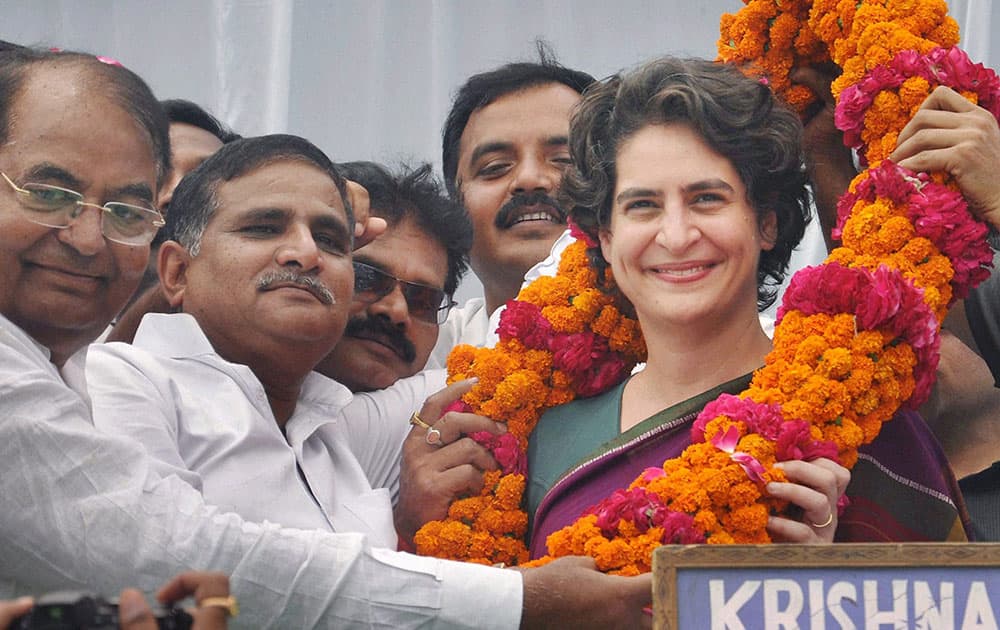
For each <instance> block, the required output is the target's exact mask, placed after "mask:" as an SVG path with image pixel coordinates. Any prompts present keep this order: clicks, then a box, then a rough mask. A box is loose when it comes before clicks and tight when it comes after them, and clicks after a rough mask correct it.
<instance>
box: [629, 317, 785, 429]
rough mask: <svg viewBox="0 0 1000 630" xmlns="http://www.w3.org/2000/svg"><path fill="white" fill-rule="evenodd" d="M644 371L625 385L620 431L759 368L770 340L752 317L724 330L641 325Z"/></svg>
mask: <svg viewBox="0 0 1000 630" xmlns="http://www.w3.org/2000/svg"><path fill="white" fill-rule="evenodd" d="M643 336H644V337H645V339H646V347H647V348H648V354H649V356H648V359H647V361H646V367H645V369H644V370H643V371H642V372H640V373H639V374H636V375H635V376H634V377H633V378H632V379H631V380H630V381H629V383H628V384H627V385H626V386H625V393H624V395H623V397H622V417H621V430H622V431H625V430H627V429H630V428H631V427H633V426H635V425H636V424H638V423H639V422H642V421H643V420H645V419H646V418H648V417H650V416H651V415H653V414H655V413H657V412H659V411H661V410H663V409H666V408H668V407H671V406H673V405H675V404H677V403H679V402H683V401H685V400H687V399H688V398H691V397H692V396H697V395H698V394H701V393H702V392H705V391H707V390H709V389H712V388H713V387H716V386H718V385H720V384H722V383H725V382H727V381H731V380H732V379H734V378H738V377H740V376H742V375H744V374H746V373H748V372H751V371H753V370H755V369H756V368H758V367H760V366H761V365H762V364H763V363H764V357H765V356H766V355H767V353H768V352H770V350H771V340H770V339H769V338H768V337H767V335H766V334H765V333H764V331H763V329H762V328H761V327H760V320H759V318H758V317H757V316H756V313H754V316H753V317H752V319H751V318H740V320H739V321H736V322H732V323H728V324H727V325H726V326H725V327H716V328H713V327H711V326H705V325H701V326H690V327H684V328H676V327H675V328H670V327H647V326H645V325H644V326H643Z"/></svg>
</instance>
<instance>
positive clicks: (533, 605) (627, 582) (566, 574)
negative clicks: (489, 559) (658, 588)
mask: <svg viewBox="0 0 1000 630" xmlns="http://www.w3.org/2000/svg"><path fill="white" fill-rule="evenodd" d="M523 575H524V611H523V612H522V614H521V628H524V629H529V628H623V629H628V630H631V629H633V628H652V627H653V617H652V616H651V615H650V614H649V613H647V612H645V611H644V610H643V608H646V607H648V606H649V605H650V604H651V602H652V600H653V576H652V574H651V573H646V574H644V575H640V576H637V577H619V576H615V575H604V574H603V573H601V572H600V571H598V570H597V569H596V567H595V565H594V560H593V559H592V558H581V557H575V556H574V557H568V558H559V559H558V560H555V561H553V562H550V563H549V564H547V565H545V566H542V567H539V568H537V569H526V570H524V571H523Z"/></svg>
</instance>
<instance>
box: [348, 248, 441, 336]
mask: <svg viewBox="0 0 1000 630" xmlns="http://www.w3.org/2000/svg"><path fill="white" fill-rule="evenodd" d="M396 285H399V289H400V291H402V292H403V297H404V298H405V299H406V307H407V308H408V309H409V311H410V316H411V317H413V318H414V319H418V320H420V321H422V322H427V323H428V324H443V323H444V322H445V320H446V319H448V313H449V312H450V311H451V307H453V306H455V304H457V302H455V301H453V300H452V299H451V296H450V295H448V294H447V293H445V292H444V291H442V290H441V289H435V288H434V287H429V286H426V285H423V284H416V283H414V282H407V281H406V280H400V279H399V278H397V277H395V276H391V275H389V274H387V273H386V272H384V271H382V270H381V269H379V268H378V267H372V266H371V265H367V264H365V263H363V262H358V261H356V260H355V261H354V299H355V300H358V301H361V302H367V303H369V304H370V303H372V302H377V301H378V300H381V299H382V298H384V297H385V296H387V295H389V294H390V293H392V291H393V289H395V288H396Z"/></svg>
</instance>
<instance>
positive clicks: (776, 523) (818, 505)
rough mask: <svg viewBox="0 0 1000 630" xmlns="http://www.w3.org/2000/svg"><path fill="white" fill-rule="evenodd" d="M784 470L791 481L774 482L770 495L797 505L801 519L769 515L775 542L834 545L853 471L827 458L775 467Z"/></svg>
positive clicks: (768, 529) (791, 461) (782, 463)
mask: <svg viewBox="0 0 1000 630" xmlns="http://www.w3.org/2000/svg"><path fill="white" fill-rule="evenodd" d="M775 466H776V467H777V468H780V469H782V470H783V471H785V476H786V477H788V482H780V481H772V482H771V483H769V484H767V488H766V489H767V493H768V494H769V495H771V496H772V497H774V498H776V499H782V500H785V501H788V502H789V503H791V504H793V505H796V506H798V507H799V508H801V510H802V518H801V519H800V520H796V519H791V518H786V517H780V516H770V517H769V518H768V522H767V532H768V533H769V534H770V535H771V540H773V541H775V542H789V543H817V542H833V535H834V532H836V531H837V516H838V507H839V506H840V505H841V502H842V500H841V497H843V496H844V492H845V491H846V490H847V484H848V482H850V480H851V472H850V471H849V470H847V469H846V468H844V467H843V466H841V465H840V464H838V463H837V462H834V461H832V460H829V459H827V458H825V457H821V458H819V459H814V460H813V461H811V462H807V461H802V460H794V459H793V460H789V461H786V462H778V463H777V464H775Z"/></svg>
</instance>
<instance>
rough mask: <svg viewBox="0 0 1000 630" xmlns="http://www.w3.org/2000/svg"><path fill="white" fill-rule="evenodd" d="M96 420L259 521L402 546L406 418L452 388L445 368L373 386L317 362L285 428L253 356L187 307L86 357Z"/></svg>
mask: <svg viewBox="0 0 1000 630" xmlns="http://www.w3.org/2000/svg"><path fill="white" fill-rule="evenodd" d="M87 384H88V388H89V392H90V398H91V404H92V406H93V413H94V423H95V424H96V425H97V427H98V428H100V429H102V430H104V431H107V432H109V433H114V434H118V435H127V436H130V437H133V438H135V439H137V440H138V441H139V442H141V443H142V444H143V446H145V448H146V450H147V451H148V452H149V454H150V456H151V457H152V459H153V462H154V463H153V467H154V469H155V470H156V471H157V472H158V473H160V474H161V475H162V476H167V475H171V474H173V475H176V476H177V477H179V478H180V479H181V480H183V481H184V482H186V483H187V484H189V485H190V486H192V487H193V488H195V489H196V490H198V491H200V492H201V493H202V495H203V496H204V497H205V501H206V502H207V503H210V504H212V505H216V506H218V507H219V508H220V509H222V510H226V511H232V512H235V513H237V514H239V515H240V516H242V517H243V518H245V519H248V520H252V521H270V522H274V523H279V524H281V525H284V526H286V527H298V528H302V529H319V530H327V531H338V532H360V533H364V534H367V535H368V536H369V540H370V541H371V542H372V544H373V545H377V546H383V547H388V548H395V547H396V533H395V530H394V528H393V523H392V505H391V499H392V496H393V495H394V494H395V492H396V491H398V483H399V456H400V448H401V445H402V442H403V438H404V437H405V436H406V433H407V432H408V429H409V426H408V425H407V423H406V422H405V419H406V418H407V417H408V416H409V414H410V413H411V412H412V411H413V410H414V409H419V407H420V405H421V404H422V403H423V401H424V399H425V398H426V397H427V395H428V394H429V393H432V392H434V391H436V390H437V389H440V388H441V387H443V386H444V373H443V371H440V370H435V371H430V372H422V373H420V374H417V375H416V376H413V377H410V378H407V379H403V380H400V381H398V382H397V383H396V384H395V385H393V386H392V387H390V388H388V389H384V390H380V391H377V392H373V393H371V394H357V395H353V394H351V392H350V390H348V389H347V388H346V387H344V386H343V385H341V384H339V383H337V382H335V381H333V380H331V379H329V378H327V377H325V376H323V375H321V374H319V373H317V372H310V373H309V374H308V375H307V376H306V378H305V380H304V381H303V383H302V389H301V392H300V395H299V399H298V403H297V404H296V406H295V411H294V412H293V413H292V416H291V418H289V420H288V422H287V423H286V424H285V429H284V432H282V430H281V429H280V428H279V426H278V423H277V422H276V421H275V418H274V414H273V413H272V411H271V408H270V406H269V405H268V402H267V394H266V392H265V391H264V388H263V386H262V385H261V383H260V381H259V380H258V379H257V377H256V376H255V375H254V374H253V372H252V371H251V370H250V369H249V368H248V367H247V366H245V365H239V364H235V363H231V362H229V361H226V360H225V359H223V358H222V357H220V356H219V355H218V354H217V353H216V352H215V351H214V350H213V348H212V345H211V343H210V342H209V340H208V338H207V337H205V335H204V333H203V332H202V331H201V329H200V328H199V327H198V323H197V321H196V320H195V319H194V318H193V317H192V316H190V315H188V314H185V313H176V314H172V315H163V314H156V313H150V314H148V315H146V316H145V318H144V319H143V321H142V324H141V325H140V326H139V330H138V331H137V333H136V336H135V341H134V342H133V344H132V345H129V344H123V343H111V344H101V345H95V346H93V347H91V349H90V351H89V354H88V357H87Z"/></svg>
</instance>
